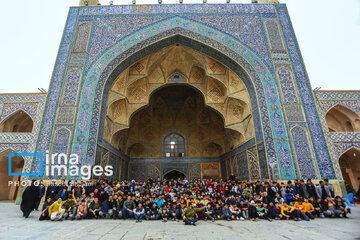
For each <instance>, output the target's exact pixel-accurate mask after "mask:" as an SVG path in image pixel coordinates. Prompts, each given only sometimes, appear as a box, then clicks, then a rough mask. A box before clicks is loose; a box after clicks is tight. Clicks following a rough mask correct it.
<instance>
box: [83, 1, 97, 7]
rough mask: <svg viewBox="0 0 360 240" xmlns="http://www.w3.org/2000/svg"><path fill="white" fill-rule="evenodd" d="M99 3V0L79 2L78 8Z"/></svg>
mask: <svg viewBox="0 0 360 240" xmlns="http://www.w3.org/2000/svg"><path fill="white" fill-rule="evenodd" d="M98 3H99V0H80V3H79V6H80V7H84V6H97V5H98Z"/></svg>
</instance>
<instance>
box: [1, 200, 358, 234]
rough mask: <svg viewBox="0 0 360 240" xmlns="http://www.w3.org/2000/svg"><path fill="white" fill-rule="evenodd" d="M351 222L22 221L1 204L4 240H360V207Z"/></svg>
mask: <svg viewBox="0 0 360 240" xmlns="http://www.w3.org/2000/svg"><path fill="white" fill-rule="evenodd" d="M352 210H353V213H352V214H351V215H350V217H349V219H316V220H314V221H310V222H305V221H301V222H294V221H273V222H268V221H265V220H259V221H257V222H251V221H244V222H240V221H231V222H227V221H217V222H215V223H212V222H204V221H199V222H198V224H197V226H196V227H194V226H185V225H183V223H182V222H167V223H162V222H161V221H155V222H148V221H143V222H142V223H135V221H133V220H110V219H109V220H80V221H62V222H51V221H43V222H40V221H39V220H38V217H39V212H32V214H31V215H30V217H29V218H28V219H24V218H23V217H21V216H22V213H21V211H20V209H19V206H17V205H15V204H14V203H12V202H0V239H46V240H57V239H89V240H90V239H130V240H137V239H147V240H157V239H186V240H188V239H189V240H190V239H206V240H211V239H230V240H236V239H321V240H325V239H360V206H357V207H353V208H352Z"/></svg>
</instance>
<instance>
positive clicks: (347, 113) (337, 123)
mask: <svg viewBox="0 0 360 240" xmlns="http://www.w3.org/2000/svg"><path fill="white" fill-rule="evenodd" d="M325 120H326V123H327V126H328V129H329V132H359V131H360V115H359V114H358V113H356V112H354V111H353V110H352V109H350V108H347V107H345V106H343V105H341V104H337V105H335V106H334V107H332V108H331V109H330V110H329V111H328V112H327V113H326V116H325Z"/></svg>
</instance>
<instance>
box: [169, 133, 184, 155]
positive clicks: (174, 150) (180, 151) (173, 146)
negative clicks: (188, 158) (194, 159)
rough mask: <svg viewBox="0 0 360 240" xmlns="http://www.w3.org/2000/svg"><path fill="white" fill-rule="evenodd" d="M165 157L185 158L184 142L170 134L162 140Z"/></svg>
mask: <svg viewBox="0 0 360 240" xmlns="http://www.w3.org/2000/svg"><path fill="white" fill-rule="evenodd" d="M164 153H165V157H184V156H185V140H184V138H183V137H182V136H181V135H179V134H177V133H171V134H170V135H168V136H167V137H166V138H165V140H164Z"/></svg>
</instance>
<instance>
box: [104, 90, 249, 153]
mask: <svg viewBox="0 0 360 240" xmlns="http://www.w3.org/2000/svg"><path fill="white" fill-rule="evenodd" d="M173 133H177V134H178V135H181V136H182V138H183V139H184V140H183V141H182V142H183V143H184V147H182V148H181V150H182V151H181V156H180V155H176V156H175V155H174V154H172V155H171V154H170V156H166V148H165V146H163V143H164V141H165V139H166V136H168V135H169V134H173ZM245 141H246V138H245V137H244V135H243V134H241V133H239V132H238V131H236V130H234V129H227V128H225V120H224V118H223V116H222V115H221V114H219V112H217V111H216V110H214V109H212V108H210V107H208V106H207V105H206V104H205V99H204V95H203V93H202V92H200V91H199V90H198V89H197V88H195V87H193V86H191V85H189V84H169V85H165V86H163V87H161V88H158V89H157V90H156V91H154V92H153V93H152V94H151V95H150V100H149V104H147V105H146V106H144V107H141V108H140V109H138V110H136V111H135V112H134V113H133V114H132V115H131V117H130V123H129V127H128V128H125V129H119V130H118V131H116V132H114V133H113V134H112V137H111V141H110V143H111V144H112V145H113V146H114V147H116V148H118V149H119V150H120V151H122V152H125V153H126V154H129V156H130V157H137V158H138V157H150V158H161V157H183V156H186V157H219V156H220V155H222V154H224V153H225V150H229V151H230V150H231V149H230V148H229V147H225V146H226V144H229V145H228V146H230V145H231V146H232V148H235V147H237V146H239V145H241V144H242V143H244V142H245ZM124 146H126V147H124ZM169 147H171V146H169ZM125 149H126V151H124V150H125ZM135 150H136V151H138V153H136V151H135ZM179 153H180V152H179Z"/></svg>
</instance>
